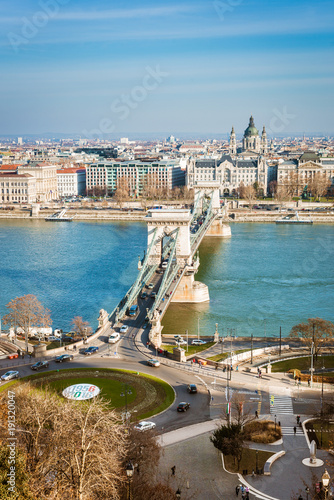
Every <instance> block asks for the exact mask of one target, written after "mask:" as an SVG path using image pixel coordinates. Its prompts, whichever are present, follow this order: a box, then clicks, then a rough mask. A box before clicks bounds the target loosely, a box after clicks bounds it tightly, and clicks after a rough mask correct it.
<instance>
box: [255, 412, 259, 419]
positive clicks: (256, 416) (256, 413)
mask: <svg viewBox="0 0 334 500" xmlns="http://www.w3.org/2000/svg"><path fill="white" fill-rule="evenodd" d="M255 418H259V415H258V412H257V410H255Z"/></svg>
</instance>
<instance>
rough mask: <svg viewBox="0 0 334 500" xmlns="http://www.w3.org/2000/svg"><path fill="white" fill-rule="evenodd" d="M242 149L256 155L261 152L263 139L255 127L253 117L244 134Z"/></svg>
mask: <svg viewBox="0 0 334 500" xmlns="http://www.w3.org/2000/svg"><path fill="white" fill-rule="evenodd" d="M242 149H243V150H244V151H253V152H254V153H260V151H261V139H260V136H259V131H258V129H257V128H256V127H255V124H254V118H253V117H252V116H251V117H250V119H249V125H248V127H247V128H246V130H245V133H244V138H243V140H242Z"/></svg>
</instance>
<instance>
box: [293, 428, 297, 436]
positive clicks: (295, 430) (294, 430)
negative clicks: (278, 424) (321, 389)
mask: <svg viewBox="0 0 334 500" xmlns="http://www.w3.org/2000/svg"><path fill="white" fill-rule="evenodd" d="M296 432H297V427H296V426H295V427H294V428H293V433H294V435H296Z"/></svg>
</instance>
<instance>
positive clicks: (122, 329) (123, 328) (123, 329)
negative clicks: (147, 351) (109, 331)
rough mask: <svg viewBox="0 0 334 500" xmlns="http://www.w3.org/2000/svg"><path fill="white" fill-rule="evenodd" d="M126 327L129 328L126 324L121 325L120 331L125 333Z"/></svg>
mask: <svg viewBox="0 0 334 500" xmlns="http://www.w3.org/2000/svg"><path fill="white" fill-rule="evenodd" d="M128 329H129V327H128V325H123V326H122V327H121V329H120V333H126V332H127V331H128Z"/></svg>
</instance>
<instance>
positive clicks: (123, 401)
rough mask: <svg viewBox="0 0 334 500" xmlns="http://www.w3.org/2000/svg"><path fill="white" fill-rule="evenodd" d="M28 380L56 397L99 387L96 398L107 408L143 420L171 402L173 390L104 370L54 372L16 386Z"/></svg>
mask: <svg viewBox="0 0 334 500" xmlns="http://www.w3.org/2000/svg"><path fill="white" fill-rule="evenodd" d="M28 380H29V381H30V383H32V384H33V385H34V386H36V387H37V388H40V389H42V388H43V387H48V388H49V389H51V390H54V391H55V392H56V393H57V394H58V395H59V397H63V396H62V391H63V390H64V389H66V387H68V386H71V385H75V384H92V385H96V386H97V387H99V389H100V390H101V392H100V395H101V396H102V397H103V398H104V399H106V400H108V401H109V402H110V408H115V409H117V410H119V411H124V410H125V409H126V407H127V410H128V411H129V412H130V413H131V419H132V420H137V419H139V420H140V419H143V418H147V417H150V416H152V415H155V414H157V413H159V412H161V411H163V410H165V409H166V408H168V407H169V406H170V405H171V404H172V403H173V401H174V398H175V394H174V390H173V388H172V387H171V386H170V385H169V384H167V383H166V382H164V381H163V380H160V379H158V378H156V377H152V376H150V375H144V374H143V373H139V372H133V371H126V370H114V369H108V368H99V369H94V368H75V369H66V370H60V371H59V370H54V371H50V372H44V373H39V374H37V375H30V376H29V377H25V378H23V379H21V380H20V381H19V382H17V383H22V382H24V381H28Z"/></svg>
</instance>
